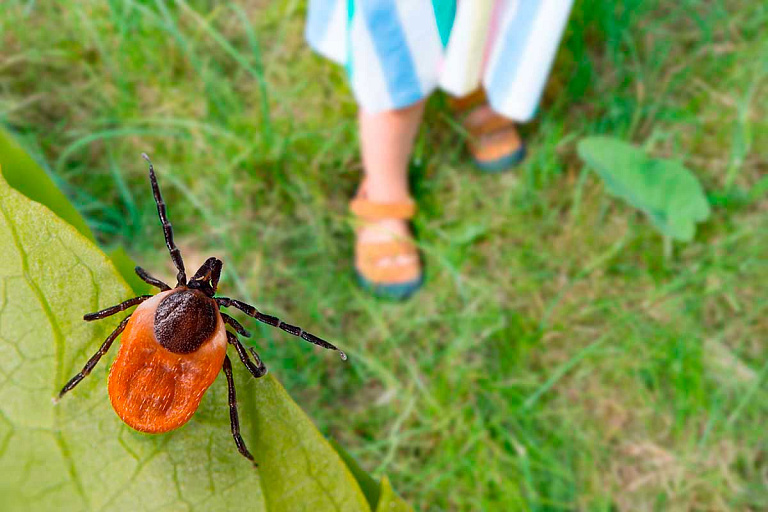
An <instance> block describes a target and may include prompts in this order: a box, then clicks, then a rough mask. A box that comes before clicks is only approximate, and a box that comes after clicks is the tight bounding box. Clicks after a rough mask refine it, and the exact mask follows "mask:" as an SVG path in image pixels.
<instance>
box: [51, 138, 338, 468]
mask: <svg viewBox="0 0 768 512" xmlns="http://www.w3.org/2000/svg"><path fill="white" fill-rule="evenodd" d="M141 156H142V157H143V158H144V159H145V160H146V161H147V162H149V182H150V183H151V185H152V194H153V195H154V198H155V204H156V205H157V213H158V215H159V216H160V222H161V223H162V226H163V234H164V235H165V245H166V246H167V247H168V250H169V251H170V253H171V260H172V261H173V264H174V265H175V266H176V270H177V271H178V272H177V274H176V287H175V288H171V287H170V286H168V285H167V284H165V283H164V282H162V281H160V280H159V279H157V278H154V277H152V276H151V275H149V274H148V273H147V272H146V271H145V270H144V269H142V268H141V267H136V274H137V275H138V276H139V277H140V278H141V279H142V280H144V281H145V282H146V283H149V284H150V285H152V286H154V287H157V288H159V289H160V292H159V293H157V294H156V295H141V296H139V297H134V298H132V299H128V300H126V301H125V302H123V303H121V304H118V305H116V306H112V307H110V308H107V309H103V310H101V311H97V312H96V313H89V314H87V315H85V316H84V317H83V319H84V320H86V321H88V322H90V321H93V320H100V319H102V318H107V317H109V316H112V315H114V314H116V313H120V312H122V311H125V310H127V309H129V308H131V307H133V306H138V307H137V308H136V309H135V310H134V311H133V313H131V314H129V315H128V316H127V317H125V318H124V319H123V321H122V322H120V324H119V325H118V326H117V328H116V329H115V330H114V331H112V334H110V335H109V336H108V337H107V339H106V340H105V341H104V343H103V344H102V345H101V348H99V350H98V351H97V352H96V353H95V354H94V355H93V356H92V357H91V358H90V359H89V360H88V362H87V363H85V366H84V367H83V369H82V370H81V371H80V372H79V373H78V374H77V375H75V376H74V377H72V379H71V380H70V381H69V382H67V384H66V385H65V386H64V387H63V388H62V389H61V392H59V398H61V397H62V396H64V394H65V393H67V392H69V391H71V390H72V389H73V388H74V387H75V386H77V384H78V383H79V382H80V381H81V380H83V379H84V378H85V377H86V376H87V375H88V374H89V373H91V371H92V370H93V368H94V366H96V364H97V363H98V362H99V360H100V359H101V358H102V356H104V354H106V353H107V351H108V350H109V348H110V347H111V346H112V343H113V342H114V341H115V339H117V337H118V336H120V334H121V333H122V338H121V343H120V349H119V350H118V352H117V357H116V358H115V361H114V363H112V368H111V369H110V371H109V382H108V386H107V387H108V391H109V399H110V401H111V402H112V408H113V409H114V410H115V412H116V413H117V415H118V416H119V417H120V419H122V420H123V421H124V422H125V423H126V424H127V425H128V426H130V427H131V428H133V429H135V430H138V431H139V432H146V433H149V434H160V433H163V432H168V431H171V430H174V429H177V428H179V427H181V426H182V425H184V424H185V423H186V422H187V421H189V419H190V418H191V417H192V415H193V414H194V413H195V411H196V410H197V407H198V406H199V405H200V400H201V399H202V398H203V394H205V391H206V390H207V389H208V388H209V387H210V386H211V384H213V381H214V380H216V376H217V375H218V374H219V372H220V371H221V370H224V375H225V376H226V378H227V387H228V390H229V419H230V424H231V426H232V437H233V438H234V439H235V445H237V450H238V451H239V452H240V453H241V454H242V455H243V456H244V457H246V458H247V459H248V460H250V461H251V462H253V463H254V465H256V463H255V462H254V459H253V455H251V452H249V451H248V448H247V447H246V446H245V442H244V441H243V438H242V436H241V435H240V423H239V420H238V416H237V400H236V395H235V383H234V380H233V378H232V362H231V361H230V359H229V356H227V345H228V344H229V345H232V346H233V347H234V348H235V351H236V352H237V356H238V357H239V358H240V361H242V362H243V364H244V365H245V367H246V368H247V369H248V371H249V372H250V373H251V375H253V376H254V377H255V378H257V379H258V378H259V377H263V376H264V375H265V374H266V373H267V368H266V366H264V363H263V362H262V360H261V358H260V357H259V355H258V354H257V353H256V351H255V350H254V349H253V348H251V347H248V350H246V349H245V347H243V345H242V343H240V340H239V339H238V337H237V334H240V335H241V336H245V337H249V336H250V334H249V333H248V331H246V330H245V329H244V328H243V326H242V325H240V323H239V322H238V321H237V320H235V319H234V318H232V317H231V316H229V315H227V314H225V313H223V312H221V311H219V308H222V307H225V308H227V307H233V308H236V309H239V310H240V311H242V312H243V313H245V314H246V315H248V316H250V317H253V318H255V319H256V320H258V321H260V322H264V323H265V324H268V325H271V326H272V327H278V328H280V329H282V330H284V331H285V332H287V333H288V334H292V335H294V336H298V337H299V338H301V339H303V340H304V341H308V342H309V343H313V344H315V345H319V346H321V347H323V348H327V349H331V350H339V349H338V348H336V347H335V346H334V345H332V344H330V343H328V342H327V341H325V340H322V339H320V338H318V337H317V336H315V335H314V334H310V333H308V332H306V331H304V330H303V329H301V328H300V327H297V326H295V325H290V324H287V323H285V322H283V321H281V320H280V319H279V318H277V317H274V316H270V315H265V314H264V313H261V312H260V311H258V310H257V309H256V308H255V307H253V306H251V305H249V304H246V303H245V302H242V301H239V300H236V299H230V298H229V297H218V296H216V288H217V286H218V284H219V276H220V275H221V268H222V263H221V260H219V259H217V258H208V259H207V260H206V261H205V263H203V265H202V266H201V267H200V269H199V270H198V271H197V272H195V275H193V276H192V278H191V279H190V280H189V281H187V275H186V273H185V271H184V261H183V260H182V258H181V251H179V249H178V247H176V244H175V243H174V241H173V229H172V228H171V223H170V222H168V216H167V213H166V210H165V203H164V202H163V197H162V195H161V194H160V187H159V186H158V184H157V177H156V176H155V170H154V168H153V166H152V162H151V161H150V160H149V157H148V156H147V155H146V154H144V153H142V155H141ZM226 326H229V327H231V328H232V329H233V330H234V331H235V332H232V331H230V330H228V329H226ZM249 352H250V354H251V355H252V356H253V360H252V359H251V357H250V356H249V355H248V353H249ZM339 353H340V355H341V358H342V359H344V360H346V358H347V356H346V355H345V354H344V352H341V351H340V350H339Z"/></svg>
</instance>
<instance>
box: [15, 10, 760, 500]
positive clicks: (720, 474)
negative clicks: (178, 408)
mask: <svg viewBox="0 0 768 512" xmlns="http://www.w3.org/2000/svg"><path fill="white" fill-rule="evenodd" d="M305 9H306V2H296V1H287V0H281V1H275V2H263V1H256V0H253V1H250V2H246V1H226V2H224V1H222V2H214V1H202V0H196V1H190V2H185V1H184V0H176V1H173V0H156V1H148V0H133V1H131V0H111V1H96V0H85V1H74V0H62V1H59V2H42V1H38V2H35V1H34V0H25V1H21V0H5V2H3V8H2V12H0V121H2V123H3V124H4V125H5V126H6V127H8V128H10V129H11V130H13V131H14V132H15V133H16V135H17V136H18V137H19V140H20V141H22V142H23V144H24V146H25V147H26V148H27V150H28V151H29V152H30V153H32V154H33V155H34V156H35V157H36V158H37V159H38V160H39V161H40V162H42V163H44V164H45V165H46V167H47V168H48V169H49V170H50V172H51V174H52V176H53V177H54V178H55V179H56V181H57V183H58V184H59V185H60V187H61V188H62V189H63V190H64V191H65V193H66V194H67V195H68V196H69V197H70V198H71V199H72V201H73V202H74V203H75V204H76V206H77V207H78V209H79V210H80V212H81V213H82V214H83V215H84V216H86V218H87V219H88V221H89V223H90V225H91V227H92V228H93V229H94V230H95V231H96V232H97V235H98V237H99V239H100V241H101V242H102V243H103V245H104V246H105V247H111V246H114V245H118V244H122V245H124V246H125V247H126V248H127V249H128V251H129V252H130V253H131V255H132V256H133V257H134V258H135V259H136V261H138V262H140V263H141V265H142V266H144V267H145V268H147V269H152V270H153V271H154V272H155V273H158V274H160V275H162V276H163V277H166V278H170V276H172V275H173V273H172V267H171V265H170V261H169V258H168V256H167V253H165V252H163V250H162V249H163V241H162V235H161V234H160V233H161V232H160V228H159V224H158V221H157V219H156V212H155V211H154V205H153V203H152V196H151V194H150V191H149V186H148V183H147V179H146V167H145V163H144V162H143V160H141V158H140V157H139V154H140V153H141V152H142V151H146V152H147V153H149V154H150V155H151V156H152V158H153V160H154V162H155V165H156V167H157V169H158V172H159V173H160V175H161V180H162V181H163V184H164V186H165V195H166V201H167V203H168V204H169V210H170V216H171V220H172V221H173V223H174V227H175V229H176V233H177V240H178V241H179V244H180V246H181V248H182V250H183V251H184V253H185V257H186V259H187V261H188V262H189V263H188V267H190V268H196V267H197V266H198V265H199V264H200V263H202V261H203V260H204V258H205V257H207V256H209V255H216V256H218V257H220V258H221V259H223V260H224V262H225V267H224V268H225V275H224V279H223V284H222V288H223V289H225V290H231V291H232V292H231V293H232V295H237V296H240V297H242V298H244V299H246V300H248V301H249V302H251V303H253V304H256V305H257V306H258V307H259V308H260V309H262V310H263V311H265V312H268V313H271V314H275V315H278V316H281V317H284V318H285V319H289V320H290V321H292V322H293V323H296V324H299V325H302V326H304V327H305V328H307V329H308V330H310V331H311V332H314V333H317V334H320V335H322V336H323V337H325V338H327V339H329V340H333V341H334V342H336V343H337V344H339V345H340V346H341V347H343V348H344V350H345V351H346V352H347V353H348V354H349V356H350V359H349V362H348V364H346V365H342V364H340V363H339V362H338V359H337V358H336V357H335V356H332V355H329V354H327V353H324V352H320V351H315V350H311V349H310V348H309V347H308V346H306V344H301V343H298V342H295V341H294V340H293V339H290V338H288V337H286V336H283V335H281V334H279V333H275V332H273V331H270V330H267V329H260V328H258V326H256V325H255V324H249V327H251V328H253V329H254V330H256V331H257V333H258V334H259V335H260V336H257V341H255V342H254V343H255V344H256V346H258V347H259V352H260V353H261V355H262V357H263V358H264V359H265V361H266V363H267V365H268V366H269V368H270V371H271V372H272V374H273V375H275V376H277V378H279V379H280V380H281V381H282V382H283V383H284V385H285V386H286V388H287V389H288V391H289V392H290V393H291V395H292V396H293V397H294V399H295V400H296V401H297V402H298V403H299V404H300V405H301V406H302V407H303V408H304V409H305V410H306V411H307V412H308V413H309V414H310V416H312V417H313V419H314V420H315V421H316V423H317V425H318V427H319V428H320V430H321V431H322V432H324V433H325V434H327V435H328V436H330V437H333V438H335V439H336V440H338V441H339V443H340V444H341V445H343V446H344V447H346V448H348V449H349V451H350V452H351V453H352V454H353V455H354V456H355V457H356V458H357V459H358V461H359V462H360V463H361V465H362V466H363V467H364V468H365V469H366V470H368V471H370V472H372V473H373V474H374V475H377V476H378V475H381V474H384V473H386V474H387V475H389V476H390V478H391V480H392V482H393V485H394V487H395V489H397V490H398V492H399V493H400V494H401V495H403V496H404V497H405V498H406V499H407V500H408V501H409V502H410V503H412V504H413V505H414V507H415V508H416V509H417V510H492V511H496V510H499V511H507V510H595V511H601V510H604V511H612V510H621V511H630V510H632V511H634V510H734V511H744V510H755V511H756V510H766V509H767V508H768V449H767V448H766V446H768V435H767V434H766V423H767V422H768V392H767V391H766V390H767V389H768V382H767V381H768V363H767V361H768V343H766V341H768V292H767V291H766V289H767V288H768V237H767V236H766V233H767V232H768V231H767V230H768V199H766V195H765V194H763V195H762V196H760V195H758V196H757V197H752V198H751V200H746V199H745V196H746V195H747V193H748V191H749V190H751V189H752V188H753V187H754V186H755V184H756V183H758V180H759V179H760V178H761V177H764V176H765V175H766V174H768V121H766V119H768V8H767V7H766V5H765V3H764V2H760V1H755V0H729V1H693V0H687V1H682V2H662V1H660V0H646V1H644V2H641V1H639V0H632V1H629V2H621V3H620V5H616V3H615V2H609V1H607V0H593V1H589V2H588V1H580V2H577V3H576V5H575V6H574V10H573V13H572V16H571V19H570V22H569V26H568V30H567V33H566V36H565V39H564V41H563V44H562V46H561V49H560V53H559V54H558V58H557V61H556V63H555V67H554V71H553V74H552V77H551V79H550V82H549V84H548V87H547V90H546V92H545V97H544V101H543V103H542V106H541V109H540V113H539V115H538V118H537V120H536V121H535V122H533V123H531V124H529V125H527V126H525V127H524V128H523V131H524V133H525V135H526V138H527V141H528V145H529V158H528V159H527V160H526V161H525V162H524V163H523V164H522V165H521V166H520V167H519V168H518V169H517V170H515V171H514V172H511V173H508V174H505V175H500V176H484V175H481V174H479V173H478V172H476V171H474V170H473V169H472V167H471V166H470V165H469V164H468V162H467V157H466V154H465V153H464V150H463V146H462V134H461V132H460V131H459V130H457V129H456V123H455V122H454V121H453V120H452V119H451V117H450V114H449V112H448V109H447V107H446V103H445V99H444V98H443V97H441V96H440V95H436V96H434V97H433V98H432V100H431V101H430V104H429V106H428V111H427V122H426V124H425V126H424V128H423V130H422V132H421V134H420V136H419V141H418V144H417V150H416V155H415V157H414V161H413V172H412V177H413V184H414V193H415V195H416V197H417V200H418V202H419V207H420V211H419V214H418V216H417V218H416V220H415V229H416V231H417V233H418V236H419V241H420V246H421V249H422V251H423V254H424V257H425V261H426V266H427V284H426V286H425V288H424V289H423V290H422V291H420V292H419V293H418V294H417V295H416V296H415V297H414V298H413V299H412V300H410V301H408V302H405V303H402V304H398V303H390V302H382V301H379V300H376V299H374V298H372V297H370V296H368V295H367V294H366V293H364V292H363V291H361V290H360V289H359V288H358V287H357V286H356V284H355V280H354V276H353V274H352V271H351V268H350V259H351V251H352V231H351V225H350V222H349V221H350V219H349V217H348V214H347V211H346V205H347V201H348V200H349V198H350V196H351V194H352V193H353V192H354V190H355V187H356V184H357V181H358V178H359V173H360V160H359V155H358V152H357V141H356V130H355V111H356V107H355V104H354V101H353V99H352V97H351V94H350V92H349V90H348V88H347V85H346V83H345V76H344V71H343V70H342V69H340V68H338V67H336V66H334V65H332V64H330V63H328V62H326V61H324V60H322V59H320V58H319V57H317V56H316V55H314V54H313V53H312V52H311V51H310V50H309V49H308V47H307V46H306V44H305V43H304V40H303V23H304V17H305ZM598 133H599V134H607V135H611V136H614V137H619V138H621V139H624V140H627V141H631V142H634V143H636V144H638V145H640V146H642V147H644V148H645V149H646V150H647V151H648V152H649V153H651V154H652V155H654V156H660V157H669V158H677V159H680V160H681V161H682V162H684V163H685V164H686V165H687V166H688V167H689V168H690V169H691V170H692V171H693V172H694V174H695V175H696V176H697V177H698V179H699V180H700V181H701V182H702V184H703V186H704V188H705V189H706V190H707V192H708V195H709V198H710V202H711V204H712V207H713V213H712V216H711V217H710V219H709V220H708V221H707V222H706V223H705V224H703V225H701V226H700V228H699V230H698V233H697V235H696V238H695V240H694V241H692V242H690V243H676V244H675V245H674V246H673V247H672V251H671V253H670V252H665V247H664V241H663V239H662V237H661V236H660V235H659V234H658V233H657V231H656V230H655V229H654V228H653V226H652V225H651V224H650V223H649V222H648V220H647V219H646V218H645V217H644V216H643V215H642V214H640V213H638V212H637V211H636V210H634V209H632V208H631V207H630V206H628V205H626V204H625V203H622V202H620V201H618V200H616V199H614V198H612V197H611V196H609V195H608V194H606V191H605V188H604V186H603V184H602V182H601V181H600V180H599V178H597V177H596V175H595V174H594V173H591V172H589V171H588V170H587V169H586V168H585V167H584V166H583V164H582V163H581V161H580V160H579V158H578V156H577V154H576V149H575V148H576V143H577V142H578V140H579V139H580V138H581V137H583V136H586V135H590V134H598ZM244 392H247V391H244Z"/></svg>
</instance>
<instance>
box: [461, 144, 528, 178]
mask: <svg viewBox="0 0 768 512" xmlns="http://www.w3.org/2000/svg"><path fill="white" fill-rule="evenodd" d="M523 160H525V145H522V146H520V148H519V149H517V150H515V151H514V152H512V153H510V154H508V155H505V156H503V157H501V158H497V159H496V160H489V161H487V162H484V161H482V160H477V159H476V158H473V159H472V163H474V164H475V167H477V168H478V169H479V170H481V171H483V172H487V173H489V174H497V173H501V172H505V171H509V170H511V169H512V168H514V167H515V166H517V165H519V164H520V162H522V161H523Z"/></svg>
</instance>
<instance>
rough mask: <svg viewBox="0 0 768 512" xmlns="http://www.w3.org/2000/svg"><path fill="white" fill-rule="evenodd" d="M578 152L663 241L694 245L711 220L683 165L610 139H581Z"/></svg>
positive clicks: (696, 185) (699, 190)
mask: <svg viewBox="0 0 768 512" xmlns="http://www.w3.org/2000/svg"><path fill="white" fill-rule="evenodd" d="M578 151H579V156H581V158H582V159H583V160H584V161H585V162H586V163H587V164H589V166H590V167H591V168H592V169H594V170H595V171H596V172H597V174H598V175H599V176H600V177H601V178H602V179H603V181H605V184H606V187H607V189H608V191H609V192H610V193H612V194H614V195H616V196H618V197H620V198H622V199H624V200H625V201H627V202H628V203H629V204H631V205H632V206H634V207H635V208H638V209H640V210H642V211H643V212H645V213H646V214H647V215H648V217H649V218H650V219H651V222H652V223H653V225H654V226H656V228H658V229H659V231H661V233H662V234H663V235H665V236H668V237H670V238H673V239H675V240H682V241H690V240H692V239H693V237H694V235H695V234H696V223H697V222H703V221H705V220H706V219H707V218H708V217H709V213H710V209H709V203H708V202H707V198H706V196H705V194H704V190H703V189H702V187H701V184H700V183H699V181H698V180H697V179H696V176H694V175H693V174H692V173H691V172H690V171H689V170H688V169H686V168H685V167H684V166H683V165H682V164H681V163H679V162H676V161H673V160H664V159H652V158H649V157H648V156H646V154H645V153H644V152H643V151H642V150H640V149H638V148H636V147H634V146H632V145H631V144H627V143H626V142H622V141H620V140H618V139H614V138H611V137H587V138H585V139H582V140H581V141H580V142H579V147H578Z"/></svg>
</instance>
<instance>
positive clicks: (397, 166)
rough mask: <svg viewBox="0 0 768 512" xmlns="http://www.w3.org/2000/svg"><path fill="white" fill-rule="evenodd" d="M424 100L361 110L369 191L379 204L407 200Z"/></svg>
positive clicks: (361, 140) (361, 132) (364, 160)
mask: <svg viewBox="0 0 768 512" xmlns="http://www.w3.org/2000/svg"><path fill="white" fill-rule="evenodd" d="M424 103H425V102H424V101H420V102H418V103H416V104H414V105H411V106H410V107H406V108H404V109H400V110H386V111H384V112H380V113H378V114H367V113H366V112H365V111H363V110H362V109H360V114H359V120H360V148H361V151H362V156H363V168H364V170H365V177H366V192H367V194H368V197H369V199H370V200H371V201H374V202H377V203H392V202H400V201H403V200H405V199H407V198H408V197H409V196H410V194H409V193H408V161H409V160H410V158H411V151H413V142H414V139H415V138H416V134H417V133H418V131H419V124H421V118H422V115H423V114H424Z"/></svg>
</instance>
